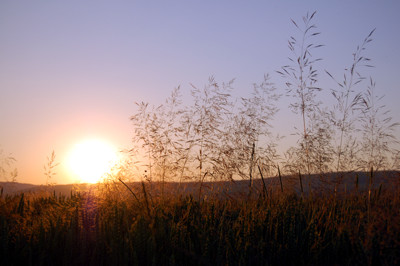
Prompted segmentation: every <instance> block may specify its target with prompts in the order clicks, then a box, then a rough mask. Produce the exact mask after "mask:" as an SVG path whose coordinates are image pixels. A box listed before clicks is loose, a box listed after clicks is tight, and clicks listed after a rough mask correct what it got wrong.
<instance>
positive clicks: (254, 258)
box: [0, 12, 400, 265]
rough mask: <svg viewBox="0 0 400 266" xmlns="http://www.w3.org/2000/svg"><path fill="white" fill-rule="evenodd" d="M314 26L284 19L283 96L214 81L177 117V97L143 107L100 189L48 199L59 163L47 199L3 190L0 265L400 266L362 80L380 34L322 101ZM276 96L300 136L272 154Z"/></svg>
mask: <svg viewBox="0 0 400 266" xmlns="http://www.w3.org/2000/svg"><path fill="white" fill-rule="evenodd" d="M314 19H315V12H314V13H310V14H307V15H306V16H304V17H303V19H302V23H299V22H295V21H294V20H292V23H293V25H294V27H295V28H296V30H297V32H298V34H297V35H298V36H297V35H296V36H294V37H290V39H289V41H288V46H289V49H290V52H291V56H290V57H289V62H288V65H285V66H282V67H281V69H280V70H279V71H277V74H279V75H280V76H281V77H282V78H283V79H284V80H285V86H286V87H285V89H284V92H282V91H281V90H278V89H277V87H276V85H275V84H274V83H272V82H271V78H270V76H268V75H265V77H264V80H263V81H262V82H261V83H260V84H256V85H254V88H253V90H252V92H251V95H250V96H248V97H240V98H234V97H233V96H232V95H233V93H232V92H233V87H234V82H233V81H231V82H228V83H222V84H221V83H218V82H217V81H216V80H215V79H214V78H213V77H211V78H210V79H209V81H208V83H207V84H206V85H205V86H204V87H203V88H199V87H197V86H195V85H192V89H191V91H190V94H191V97H192V98H191V99H192V102H191V103H190V104H187V105H184V104H183V100H182V94H181V90H180V88H179V87H178V88H176V89H175V90H173V91H172V93H171V96H170V97H169V98H168V99H166V100H165V103H164V104H162V105H159V106H153V105H150V104H149V103H143V102H142V103H137V107H138V109H137V112H136V113H135V114H134V115H132V117H131V122H132V124H133V126H134V133H133V141H132V145H133V146H132V147H130V148H129V149H128V150H127V151H126V154H127V155H128V156H129V158H130V159H129V160H127V161H126V162H122V163H121V164H120V165H117V166H116V167H115V168H114V169H112V170H111V171H110V172H109V173H108V174H107V175H106V176H105V177H104V179H103V180H102V182H99V183H97V184H96V185H92V186H89V187H88V188H87V189H78V188H77V189H72V190H71V191H70V193H69V194H60V193H56V191H55V186H54V184H53V183H52V176H53V175H54V172H55V166H56V163H55V155H54V153H53V154H52V156H51V157H49V161H48V163H47V165H46V166H45V176H46V178H47V181H46V184H47V185H46V186H45V187H44V190H43V191H42V192H37V193H32V192H29V191H24V192H20V193H14V194H13V193H11V194H10V193H3V189H1V195H0V264H1V265H56V264H57V265H397V264H400V193H399V192H400V174H399V171H397V170H398V169H399V154H400V153H399V151H398V149H396V145H398V141H397V139H396V137H395V130H396V129H397V128H398V125H399V124H398V123H396V122H393V121H392V117H391V116H390V113H389V112H388V111H387V110H386V109H385V106H384V104H381V100H382V96H380V95H379V93H377V92H376V84H375V82H374V81H373V79H372V77H370V78H369V79H368V78H366V77H364V76H363V74H362V73H361V70H363V69H365V68H369V67H371V65H370V64H371V63H370V61H371V60H370V59H369V58H368V57H366V56H365V55H364V53H365V51H366V48H367V47H368V45H369V43H370V42H371V41H372V36H373V34H374V30H372V31H370V33H369V34H367V37H366V38H365V39H364V40H363V41H362V43H361V44H360V45H359V46H357V48H356V50H355V52H354V54H353V55H352V60H351V63H350V65H349V67H347V68H345V71H344V73H343V80H341V81H340V80H339V81H338V79H337V78H336V77H335V75H333V74H332V73H330V72H328V71H325V73H326V74H327V75H328V76H329V77H330V78H332V80H333V81H334V84H335V88H333V89H332V88H330V89H326V88H324V89H323V88H322V87H320V86H319V84H318V78H319V76H318V75H319V72H318V71H317V68H318V67H319V65H318V64H319V63H320V61H321V59H320V58H318V57H316V58H314V57H313V56H312V54H313V53H314V52H315V51H316V50H318V49H320V48H322V47H323V45H321V44H318V43H315V41H317V39H316V38H318V36H319V32H318V31H317V30H316V29H317V28H316V26H315V24H314V23H313V20H314ZM324 91H328V92H329V94H330V95H331V97H333V98H332V101H331V102H330V103H333V104H331V105H325V104H324V103H323V102H322V101H321V100H320V98H319V96H320V93H322V92H324ZM284 94H285V95H286V96H288V97H290V99H292V102H291V104H290V105H289V108H290V109H291V110H292V111H293V114H294V115H296V116H297V118H298V121H299V124H300V126H297V128H295V129H294V132H293V135H295V136H297V138H298V139H297V142H296V144H295V146H293V147H290V148H289V149H288V150H286V151H285V152H284V153H283V154H280V153H279V152H278V147H279V142H280V141H281V140H282V137H281V136H279V135H274V134H273V133H272V126H271V124H272V121H273V119H274V116H275V114H276V113H277V112H278V111H279V108H278V107H280V106H279V104H278V103H279V100H280V99H281V97H283V95H284ZM9 161H10V159H9ZM0 167H1V168H0V170H1V173H2V174H3V175H6V173H5V172H6V171H5V170H4V169H5V168H3V165H0ZM10 176H11V177H12V178H11V179H12V181H14V182H15V178H16V174H13V173H10Z"/></svg>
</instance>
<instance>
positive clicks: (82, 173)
mask: <svg viewBox="0 0 400 266" xmlns="http://www.w3.org/2000/svg"><path fill="white" fill-rule="evenodd" d="M116 160H117V151H116V149H115V148H114V147H113V146H112V145H111V144H109V143H108V142H106V141H103V140H100V139H88V140H85V141H82V142H80V143H78V144H76V145H75V146H74V147H73V148H72V150H71V153H70V155H69V159H68V166H69V169H70V171H71V172H72V173H73V174H74V175H76V176H77V177H78V178H79V180H80V182H82V183H97V182H99V181H100V178H101V177H102V176H103V175H104V174H105V173H107V172H108V171H110V169H111V167H112V166H113V165H115V163H116Z"/></svg>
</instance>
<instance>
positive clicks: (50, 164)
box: [43, 151, 59, 189]
mask: <svg viewBox="0 0 400 266" xmlns="http://www.w3.org/2000/svg"><path fill="white" fill-rule="evenodd" d="M55 160H56V154H55V153H54V151H52V153H51V155H50V156H48V157H47V164H45V165H44V166H43V170H44V175H45V177H46V187H47V188H49V189H50V188H51V187H52V186H54V185H55V184H56V183H55V182H54V181H53V177H54V176H55V175H56V172H54V168H56V167H57V166H58V165H59V163H56V162H55Z"/></svg>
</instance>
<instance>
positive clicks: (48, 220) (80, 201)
mask: <svg viewBox="0 0 400 266" xmlns="http://www.w3.org/2000/svg"><path fill="white" fill-rule="evenodd" d="M398 178H399V176H398V174H397V177H396V175H395V176H394V177H392V179H393V180H394V181H396V182H398V181H399V180H398ZM395 179H397V180H395ZM143 184H144V183H143ZM394 184H395V183H393V185H391V186H390V189H389V187H388V188H385V187H384V188H382V186H374V187H372V186H371V189H363V190H356V189H355V188H353V189H352V190H348V191H346V192H340V193H336V194H334V193H329V192H326V193H323V194H321V193H313V192H312V191H311V192H309V193H301V192H300V193H299V192H298V191H297V190H295V189H294V188H291V189H289V188H288V187H287V186H286V187H284V189H285V191H284V192H283V193H282V192H281V191H280V189H275V188H279V187H274V188H272V187H271V186H270V187H269V188H267V189H266V190H263V189H256V188H255V189H254V191H253V193H252V194H250V195H249V194H248V193H247V191H243V193H241V194H240V193H236V194H231V195H229V194H224V195H225V196H221V193H222V192H221V191H219V192H218V191H217V190H214V192H213V193H211V192H210V193H208V194H206V195H207V197H201V198H198V197H197V196H198V195H197V194H196V193H186V194H185V195H184V194H183V193H177V192H174V193H170V194H168V193H166V194H164V196H163V197H161V195H160V194H159V193H156V188H154V186H157V184H148V183H147V184H144V185H143V186H140V185H138V186H133V185H131V184H128V185H129V186H130V187H131V188H132V192H130V191H128V190H127V189H125V188H124V186H115V184H114V185H112V184H108V185H107V184H103V185H102V187H98V189H97V190H94V189H92V190H87V191H81V192H72V193H71V194H70V195H69V196H65V195H58V196H57V194H55V193H54V194H51V193H47V194H46V193H44V192H42V193H21V194H14V195H3V194H2V195H1V197H0V258H1V261H0V264H1V265H291V264H293V265H310V264H311V265H397V264H399V263H400V193H399V187H398V185H394ZM151 185H152V186H153V188H151ZM296 191H297V192H296ZM315 192H318V191H317V190H315ZM132 194H134V195H132ZM134 196H135V197H134Z"/></svg>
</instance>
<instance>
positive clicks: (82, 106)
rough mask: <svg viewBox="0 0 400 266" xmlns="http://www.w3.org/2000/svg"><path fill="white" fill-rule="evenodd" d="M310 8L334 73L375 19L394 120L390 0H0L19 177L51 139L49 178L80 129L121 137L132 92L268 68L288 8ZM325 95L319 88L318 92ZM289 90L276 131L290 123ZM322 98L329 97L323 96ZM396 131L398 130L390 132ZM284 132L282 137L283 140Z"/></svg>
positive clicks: (1, 133) (244, 78)
mask: <svg viewBox="0 0 400 266" xmlns="http://www.w3.org/2000/svg"><path fill="white" fill-rule="evenodd" d="M314 10H316V11H317V15H316V19H315V21H314V22H315V23H316V25H317V26H318V29H319V31H321V32H322V34H321V35H320V37H319V39H318V40H319V42H320V43H322V44H325V45H326V46H325V47H324V48H321V50H320V51H319V53H320V54H319V56H321V57H322V58H323V59H324V60H323V61H322V62H321V63H320V64H319V65H318V66H319V67H320V68H319V69H320V70H322V71H321V73H320V86H322V87H324V88H326V89H327V91H328V89H330V88H331V87H332V82H331V80H330V79H329V78H328V77H327V76H326V75H325V74H324V73H323V70H324V69H327V70H329V71H331V72H332V73H334V74H336V75H338V76H341V75H342V73H343V69H344V67H346V66H348V65H350V64H351V60H352V53H353V52H354V51H355V48H356V46H357V45H358V44H360V43H361V42H362V40H363V39H364V38H365V37H366V35H367V34H368V33H369V32H370V31H371V30H372V29H374V28H377V30H376V32H375V34H374V36H373V39H374V41H373V42H372V43H371V44H370V46H369V47H368V49H367V51H366V54H367V55H368V57H370V58H371V59H372V64H373V65H375V68H374V69H372V70H371V69H370V70H368V69H366V70H365V71H364V72H363V73H365V75H366V76H369V75H372V76H373V78H374V79H375V81H376V82H377V92H378V93H379V94H381V95H386V97H385V103H386V105H387V107H388V108H389V109H391V110H392V116H393V117H394V119H395V120H397V121H400V119H399V118H400V116H399V114H400V106H399V104H398V101H399V99H400V85H399V82H398V80H397V77H398V75H399V70H400V53H399V43H400V31H399V29H398V27H399V25H400V16H399V15H398V12H399V10H400V2H399V1H274V2H272V1H15V0H13V1H6V0H3V1H1V2H0V36H1V37H0V40H1V41H0V148H1V149H2V150H3V155H4V153H6V154H8V153H11V154H12V155H13V156H14V157H15V158H16V159H17V162H16V164H15V166H16V167H17V168H18V171H19V176H18V181H19V182H29V183H37V184H40V183H44V182H45V177H44V176H43V165H44V164H45V163H46V157H47V156H49V155H50V154H51V152H52V151H53V150H54V151H55V152H56V155H57V161H59V162H60V163H61V165H60V166H59V170H58V171H59V172H58V175H57V179H56V182H57V183H68V182H71V179H69V178H68V177H67V175H66V173H64V170H63V169H64V168H63V167H64V166H63V160H64V159H65V156H66V154H67V152H68V150H69V148H70V147H71V146H72V145H74V144H75V143H76V142H78V141H80V140H81V139H84V138H90V137H99V138H104V139H106V140H108V141H110V142H112V143H113V144H114V145H116V146H117V147H119V148H121V149H122V148H127V147H129V144H130V139H131V136H132V132H133V128H132V126H131V123H130V121H129V117H130V116H131V115H132V114H133V113H134V111H135V110H136V109H135V105H134V102H136V101H137V102H140V101H145V102H151V103H154V104H159V103H162V102H163V100H164V99H165V97H167V96H168V95H169V93H170V92H171V90H172V89H173V88H174V87H176V86H178V85H181V86H182V89H183V90H189V89H190V86H189V83H193V84H195V85H197V86H199V87H201V86H203V85H204V84H206V83H207V80H208V77H209V76H211V75H213V76H215V78H216V80H217V81H220V82H227V81H229V80H231V79H232V78H236V81H235V83H234V84H235V85H234V87H235V89H236V90H237V92H236V93H237V94H238V95H246V93H247V92H249V91H250V89H251V88H252V84H253V83H259V82H261V81H262V78H263V75H264V74H266V73H270V74H271V77H272V81H273V82H275V83H276V84H277V86H278V87H280V88H281V89H283V88H284V87H283V86H282V80H281V78H280V77H279V75H277V74H276V73H275V71H276V70H278V69H279V68H280V66H282V65H285V64H286V63H287V57H288V56H289V55H290V53H289V50H288V48H287V39H288V38H289V37H290V36H291V35H293V34H296V30H295V28H294V27H293V25H292V24H291V22H290V19H291V18H293V19H295V20H300V19H301V17H302V16H303V15H305V14H306V13H307V11H310V12H312V11H314ZM328 99H329V98H328ZM288 104H289V100H288V99H282V101H281V102H280V103H279V107H280V109H281V112H280V113H279V114H278V115H277V117H276V119H275V122H274V123H273V125H274V128H275V131H276V132H280V133H281V134H282V135H290V133H292V131H293V127H294V126H295V125H296V116H295V115H294V114H292V113H291V112H290V111H288V110H287V106H288ZM326 104H328V105H329V102H328V103H326ZM398 135H399V134H398ZM290 141H291V139H290V137H289V138H288V139H287V140H286V143H283V145H290V144H288V143H290Z"/></svg>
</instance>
